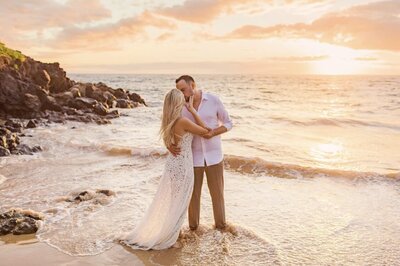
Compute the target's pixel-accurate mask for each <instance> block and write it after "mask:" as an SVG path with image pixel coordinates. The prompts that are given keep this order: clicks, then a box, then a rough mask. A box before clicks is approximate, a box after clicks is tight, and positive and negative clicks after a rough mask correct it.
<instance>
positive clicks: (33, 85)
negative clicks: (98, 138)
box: [0, 43, 146, 124]
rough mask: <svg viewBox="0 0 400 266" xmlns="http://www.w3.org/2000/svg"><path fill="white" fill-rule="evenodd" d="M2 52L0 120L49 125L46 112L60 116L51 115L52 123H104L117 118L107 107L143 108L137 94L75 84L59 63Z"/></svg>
mask: <svg viewBox="0 0 400 266" xmlns="http://www.w3.org/2000/svg"><path fill="white" fill-rule="evenodd" d="M0 45H1V46H2V47H3V48H4V45H3V44H1V43H0ZM0 48H1V47H0ZM4 49H7V50H6V51H12V52H13V53H18V51H14V50H11V49H8V48H4ZM4 49H3V50H4ZM3 50H2V49H0V118H10V117H13V118H25V119H33V118H36V119H40V118H47V119H48V120H49V121H50V122H51V120H52V118H51V117H52V116H53V115H54V113H53V112H49V111H54V112H58V113H60V114H55V116H56V119H55V120H59V119H62V118H63V119H64V120H76V121H82V122H97V123H99V124H104V123H107V122H105V121H107V120H108V119H111V118H115V117H118V116H119V113H118V112H116V111H115V110H112V111H110V108H114V107H118V108H134V107H137V106H140V105H144V106H145V105H146V103H145V101H144V100H143V99H142V98H141V97H140V96H139V95H138V94H136V93H132V92H129V91H127V90H124V89H122V88H117V89H113V88H111V87H109V86H107V85H106V84H104V83H101V82H100V83H97V84H93V83H80V82H75V81H73V80H71V79H69V78H68V77H67V75H66V72H65V71H64V70H63V69H62V68H61V67H60V65H59V63H42V62H39V61H36V60H34V59H32V58H30V57H27V56H24V55H22V54H19V56H13V53H11V52H8V53H6V52H2V51H3ZM89 114H91V115H89ZM53 120H54V119H53Z"/></svg>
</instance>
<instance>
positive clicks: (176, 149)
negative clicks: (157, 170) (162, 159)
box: [167, 144, 181, 157]
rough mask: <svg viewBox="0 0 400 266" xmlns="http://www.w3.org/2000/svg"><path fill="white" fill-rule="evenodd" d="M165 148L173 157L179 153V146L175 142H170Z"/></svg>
mask: <svg viewBox="0 0 400 266" xmlns="http://www.w3.org/2000/svg"><path fill="white" fill-rule="evenodd" d="M167 149H168V150H169V152H170V153H172V155H173V156H175V157H176V156H178V155H179V154H180V153H181V148H179V147H178V146H177V145H176V144H172V145H171V146H169V147H167Z"/></svg>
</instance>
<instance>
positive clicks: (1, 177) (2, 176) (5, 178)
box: [0, 175, 7, 185]
mask: <svg viewBox="0 0 400 266" xmlns="http://www.w3.org/2000/svg"><path fill="white" fill-rule="evenodd" d="M6 180H7V177H5V176H4V175H0V185H1V184H2V183H4V181H6Z"/></svg>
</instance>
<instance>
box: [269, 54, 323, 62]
mask: <svg viewBox="0 0 400 266" xmlns="http://www.w3.org/2000/svg"><path fill="white" fill-rule="evenodd" d="M328 58H329V56H327V55H319V56H285V57H269V58H268V59H269V60H271V61H281V62H306V61H319V60H325V59H328Z"/></svg>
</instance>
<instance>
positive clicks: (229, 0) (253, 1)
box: [154, 0, 329, 23]
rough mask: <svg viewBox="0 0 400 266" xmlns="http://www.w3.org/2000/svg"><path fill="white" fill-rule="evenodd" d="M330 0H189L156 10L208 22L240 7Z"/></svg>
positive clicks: (183, 19)
mask: <svg viewBox="0 0 400 266" xmlns="http://www.w3.org/2000/svg"><path fill="white" fill-rule="evenodd" d="M328 1H329V0H281V1H274V0H264V1H261V0H202V1H199V0H187V1H185V2H184V3H183V4H181V5H174V6H172V7H167V8H160V9H157V10H155V11H154V12H155V13H158V14H161V15H163V16H167V17H172V18H174V19H177V20H182V21H188V22H193V23H207V22H210V21H212V20H214V19H216V18H217V17H219V16H220V15H222V14H230V13H233V12H235V11H236V10H238V8H239V9H240V8H245V9H248V10H249V12H250V13H254V12H259V11H260V10H262V8H261V7H260V6H273V5H278V6H279V5H287V4H292V5H293V4H300V5H301V4H316V3H323V2H328ZM257 6H258V7H257ZM264 8H265V7H264Z"/></svg>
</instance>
